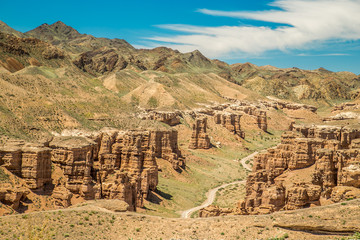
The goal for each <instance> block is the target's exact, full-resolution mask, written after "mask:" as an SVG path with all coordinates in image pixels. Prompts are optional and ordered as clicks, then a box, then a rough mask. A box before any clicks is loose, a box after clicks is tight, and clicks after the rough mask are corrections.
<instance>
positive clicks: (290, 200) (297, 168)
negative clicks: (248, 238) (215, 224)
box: [237, 125, 360, 214]
mask: <svg viewBox="0 0 360 240" xmlns="http://www.w3.org/2000/svg"><path fill="white" fill-rule="evenodd" d="M291 130H292V131H288V132H284V133H283V135H282V138H281V144H280V145H278V146H277V147H276V148H273V149H269V150H268V151H267V152H266V153H262V154H259V155H257V156H256V157H255V159H254V165H253V171H252V173H250V174H249V176H248V179H247V183H246V198H245V201H242V202H240V203H239V206H238V209H237V212H238V213H246V214H261V213H269V212H273V211H278V210H283V209H288V210H293V209H299V208H304V207H310V206H317V205H324V204H327V203H331V202H339V201H341V200H345V199H350V198H358V197H360V195H359V193H360V192H359V187H360V184H359V182H360V168H359V160H358V159H359V155H358V153H359V150H360V149H359V148H358V145H357V143H358V142H359V138H360V132H359V131H358V130H357V129H351V128H346V127H331V126H303V125H292V129H291Z"/></svg>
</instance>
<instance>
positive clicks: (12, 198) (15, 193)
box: [0, 183, 29, 210]
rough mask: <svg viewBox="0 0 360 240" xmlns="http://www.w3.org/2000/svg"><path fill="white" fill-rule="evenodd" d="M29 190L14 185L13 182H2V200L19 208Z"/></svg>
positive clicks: (0, 188) (0, 196)
mask: <svg viewBox="0 0 360 240" xmlns="http://www.w3.org/2000/svg"><path fill="white" fill-rule="evenodd" d="M28 194H29V191H28V190H27V189H26V188H24V187H17V186H12V185H11V184H5V183H1V186H0V202H1V203H3V204H5V205H8V206H10V207H11V208H13V209H14V210H17V209H18V208H19V205H20V200H24V199H25V198H26V196H27V195H28Z"/></svg>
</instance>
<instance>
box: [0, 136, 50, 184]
mask: <svg viewBox="0 0 360 240" xmlns="http://www.w3.org/2000/svg"><path fill="white" fill-rule="evenodd" d="M0 166H3V167H5V168H6V169H8V170H9V171H10V172H12V173H13V174H15V175H17V176H18V177H21V178H23V179H24V180H25V182H26V183H27V186H28V187H29V188H30V189H39V188H41V187H43V186H44V185H45V184H47V183H51V160H50V149H49V148H47V147H44V146H39V145H36V144H29V143H26V142H24V141H10V142H7V143H5V144H4V145H3V146H1V148H0Z"/></svg>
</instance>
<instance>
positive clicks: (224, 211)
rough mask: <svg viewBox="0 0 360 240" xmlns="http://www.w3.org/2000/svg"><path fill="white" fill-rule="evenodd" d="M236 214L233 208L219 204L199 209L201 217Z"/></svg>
mask: <svg viewBox="0 0 360 240" xmlns="http://www.w3.org/2000/svg"><path fill="white" fill-rule="evenodd" d="M232 214H234V211H233V209H231V208H220V207H218V206H214V205H210V206H208V207H206V208H202V209H200V210H199V217H202V218H205V217H217V216H225V215H232Z"/></svg>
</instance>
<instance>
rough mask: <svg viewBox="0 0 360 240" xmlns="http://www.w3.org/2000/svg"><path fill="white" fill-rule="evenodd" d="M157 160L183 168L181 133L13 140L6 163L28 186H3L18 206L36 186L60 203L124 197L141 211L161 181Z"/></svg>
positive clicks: (4, 195)
mask: <svg viewBox="0 0 360 240" xmlns="http://www.w3.org/2000/svg"><path fill="white" fill-rule="evenodd" d="M156 158H162V159H165V160H167V161H169V162H170V163H171V164H172V166H173V168H174V169H175V170H178V171H180V170H181V168H184V167H185V162H184V159H183V158H182V156H181V152H180V150H179V148H178V145H177V131H175V130H169V131H160V130H150V131H148V130H129V131H119V130H115V129H108V130H104V131H101V132H97V133H91V134H83V136H57V137H54V138H53V139H52V140H51V142H49V143H48V147H45V146H44V145H41V144H30V143H27V142H24V141H10V140H9V141H7V142H5V144H4V145H3V146H1V148H0V167H1V168H5V169H7V170H8V171H9V173H10V174H14V176H17V177H18V178H19V179H21V181H23V184H24V187H22V185H19V186H18V187H14V186H12V185H11V184H10V183H9V184H7V183H6V184H5V183H4V184H1V188H0V201H1V202H2V203H4V204H6V205H9V206H11V207H12V208H13V209H17V208H18V206H19V203H20V201H23V200H25V199H26V196H27V195H28V193H29V190H28V189H30V190H32V191H34V192H36V191H41V192H43V193H44V194H46V195H49V196H50V198H51V199H50V198H49V199H50V200H51V201H53V202H55V205H56V206H58V207H68V206H70V205H72V204H73V203H74V202H78V201H81V199H83V200H90V199H120V200H123V201H125V202H126V203H127V204H128V205H129V209H130V210H136V208H138V207H143V202H144V199H147V198H148V197H149V194H150V191H154V190H155V189H156V186H157V184H158V167H157V163H156ZM0 180H1V179H0ZM8 185H9V186H8Z"/></svg>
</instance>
